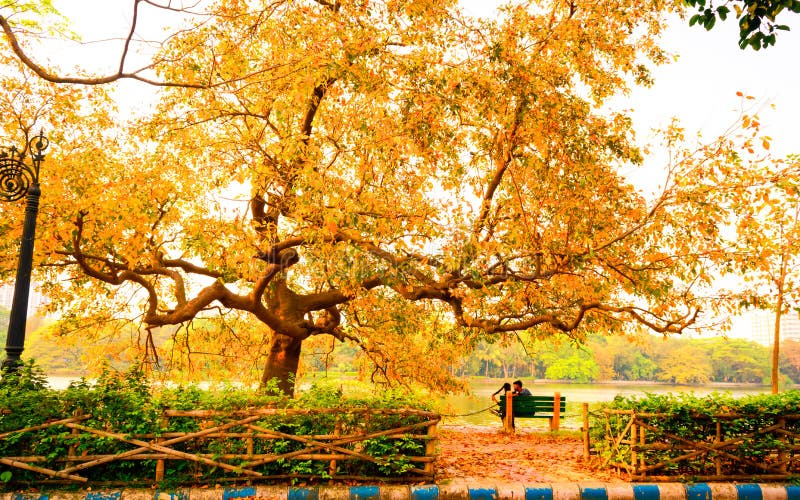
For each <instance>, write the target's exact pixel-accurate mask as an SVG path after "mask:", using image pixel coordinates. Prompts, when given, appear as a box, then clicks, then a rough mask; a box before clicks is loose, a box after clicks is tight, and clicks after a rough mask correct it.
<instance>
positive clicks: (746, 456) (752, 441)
mask: <svg viewBox="0 0 800 500" xmlns="http://www.w3.org/2000/svg"><path fill="white" fill-rule="evenodd" d="M603 414H604V417H605V421H604V425H605V440H606V442H605V443H604V446H605V449H606V453H605V456H606V458H605V460H604V461H603V464H604V465H607V466H613V467H618V468H622V469H624V470H626V471H627V472H628V473H630V475H631V479H633V480H637V481H639V480H649V481H660V480H663V481H672V480H675V479H676V478H690V479H693V480H703V481H731V480H748V481H752V480H763V481H773V480H784V479H788V478H790V477H796V476H797V475H798V473H800V460H799V459H798V458H799V456H798V451H800V432H798V431H800V415H780V416H761V415H739V414H715V415H692V418H691V419H690V422H691V424H690V425H688V426H683V427H680V428H678V429H671V426H674V421H672V420H671V415H670V414H668V413H646V412H636V411H634V410H611V409H605V410H603Z"/></svg>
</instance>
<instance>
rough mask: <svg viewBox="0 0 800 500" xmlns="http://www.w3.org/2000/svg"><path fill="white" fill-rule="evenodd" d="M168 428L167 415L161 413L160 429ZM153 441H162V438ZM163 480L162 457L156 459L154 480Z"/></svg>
mask: <svg viewBox="0 0 800 500" xmlns="http://www.w3.org/2000/svg"><path fill="white" fill-rule="evenodd" d="M166 429H169V416H168V415H165V414H164V413H162V414H161V430H162V431H163V430H166ZM153 441H154V442H155V443H160V442H162V441H164V438H156V439H154V440H153ZM163 480H164V459H163V458H160V459H158V460H156V482H161V481H163Z"/></svg>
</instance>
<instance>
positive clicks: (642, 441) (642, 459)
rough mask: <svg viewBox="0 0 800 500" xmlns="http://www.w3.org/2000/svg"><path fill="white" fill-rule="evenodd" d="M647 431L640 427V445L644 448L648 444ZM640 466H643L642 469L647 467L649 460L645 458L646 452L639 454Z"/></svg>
mask: <svg viewBox="0 0 800 500" xmlns="http://www.w3.org/2000/svg"><path fill="white" fill-rule="evenodd" d="M644 433H645V429H644V427H642V426H639V444H641V445H642V446H643V447H644V446H645V445H646V444H647V440H646V439H645V437H644ZM639 464H640V465H641V467H642V469H644V468H645V467H647V459H646V458H645V456H644V451H642V453H639Z"/></svg>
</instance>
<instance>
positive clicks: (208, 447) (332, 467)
mask: <svg viewBox="0 0 800 500" xmlns="http://www.w3.org/2000/svg"><path fill="white" fill-rule="evenodd" d="M378 414H380V415H381V416H382V417H383V418H376V415H378ZM298 417H304V418H327V419H330V420H332V422H333V432H331V433H329V434H324V435H298V434H294V433H291V432H286V431H285V430H280V429H276V428H271V427H276V425H275V423H276V422H278V423H280V424H283V425H285V424H287V423H289V426H290V427H291V421H292V419H293V418H298ZM172 419H179V421H181V422H186V421H187V420H188V421H192V423H191V424H190V425H188V427H192V428H194V429H199V430H192V431H186V432H173V431H170V430H169V429H170V428H171V427H173V426H171V425H170V424H171V420H172ZM387 419H390V420H392V421H395V423H394V424H392V425H389V426H388V428H380V425H381V424H380V422H386V421H388V420H387ZM87 420H91V416H90V415H75V416H73V417H72V418H64V419H60V420H56V421H52V422H48V423H46V424H42V425H37V426H34V427H28V428H23V429H17V430H13V431H9V432H5V433H2V434H0V438H8V437H10V436H13V435H15V434H23V433H36V432H37V431H45V430H49V431H50V432H51V434H52V432H53V431H56V430H58V428H62V429H63V433H65V434H66V433H67V432H68V433H69V438H70V442H72V443H76V442H81V441H90V440H91V439H92V438H95V439H100V440H104V441H105V442H106V443H113V445H114V447H115V448H117V451H116V452H115V453H107V454H92V455H90V454H88V453H86V452H79V450H78V446H76V445H75V444H72V445H71V446H69V448H68V451H67V453H66V454H65V455H64V456H60V457H55V458H54V457H43V456H26V457H0V464H4V465H6V466H8V467H11V468H17V469H23V470H27V471H31V472H35V473H38V474H41V475H43V476H47V477H48V478H50V480H51V481H57V482H75V483H84V484H86V483H94V482H97V481H96V480H93V481H90V480H89V478H88V477H86V475H82V473H83V472H84V471H87V470H90V469H93V468H98V467H101V466H103V465H106V464H112V463H119V462H134V461H137V462H139V463H144V462H143V461H148V462H147V463H149V464H154V467H153V469H152V475H151V476H150V477H151V478H152V479H151V482H152V481H155V482H158V481H161V480H163V479H165V475H166V476H167V477H168V476H169V469H168V466H165V464H167V463H176V462H178V461H181V462H185V463H189V464H192V466H193V467H195V468H196V474H194V478H193V482H195V483H203V482H204V478H205V477H207V479H208V481H213V482H220V481H225V480H228V481H240V480H248V481H250V482H253V481H259V480H268V479H277V478H284V479H285V478H291V477H309V478H312V477H317V478H319V477H320V475H322V476H324V477H327V478H330V479H375V478H380V479H383V480H386V479H391V478H395V479H401V478H406V479H407V478H409V477H416V478H420V479H429V478H432V477H433V466H434V460H435V451H436V441H437V424H438V422H439V420H440V417H439V415H438V414H435V413H431V412H426V411H419V410H376V409H363V410H345V411H343V410H339V409H315V410H305V409H272V408H262V409H252V410H245V411H234V412H221V411H206V410H195V411H181V410H166V411H164V412H163V414H162V427H163V429H164V432H161V433H157V434H142V435H135V434H134V435H129V434H124V433H121V432H115V431H114V430H113V429H108V428H104V429H98V428H95V427H93V426H89V425H86V421H87ZM402 421H406V423H402ZM396 422H401V423H399V424H398V423H396ZM408 422H411V423H408ZM270 424H272V425H270ZM277 427H280V425H277ZM67 430H69V431H67ZM90 436H91V437H90ZM32 439H35V437H33V438H32ZM380 440H382V441H381V442H383V443H384V446H382V447H381V446H378V447H374V446H373V447H372V448H377V449H378V453H375V450H372V448H371V445H372V444H374V443H376V442H378V441H380ZM398 440H404V442H408V443H412V444H413V446H411V448H413V449H414V450H415V451H413V452H411V453H408V454H403V453H398V452H397V450H398V449H402V447H400V448H397V447H394V448H393V447H392V445H391V443H393V442H399V441H398ZM385 443H389V444H385ZM119 448H126V449H123V450H119ZM380 450H383V451H384V452H386V450H391V452H390V453H389V454H388V455H381V454H380ZM298 461H303V462H308V461H310V462H314V463H316V464H317V468H316V471H317V472H316V473H314V472H309V473H305V474H303V473H298V472H296V471H294V472H293V471H292V466H291V464H292V463H297V462H298ZM320 463H322V464H324V465H325V467H324V473H323V474H320V473H319V471H320V470H322V469H320V466H319V464H320ZM351 463H359V464H361V465H360V466H359V467H355V469H356V470H360V471H363V470H364V469H365V468H364V466H363V464H370V465H371V466H372V469H369V467H367V469H368V470H372V471H373V472H375V471H381V470H382V471H383V472H386V471H389V472H388V473H385V474H364V473H363V472H361V473H355V474H354V473H353V472H352V470H353V469H354V468H353V467H351V466H350V465H349V464H351ZM47 464H50V465H47ZM52 464H57V465H58V466H53V465H52ZM278 464H279V465H280V467H277V468H276V465H278ZM287 464H289V465H287ZM270 466H271V467H270ZM393 467H394V469H393ZM209 471H213V478H212V477H211V476H209V474H208V472H209ZM219 471H224V473H222V474H221V473H220V472H219Z"/></svg>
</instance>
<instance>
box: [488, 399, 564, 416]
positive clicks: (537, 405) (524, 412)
mask: <svg viewBox="0 0 800 500" xmlns="http://www.w3.org/2000/svg"><path fill="white" fill-rule="evenodd" d="M560 399H561V402H560V404H559V412H560V413H561V415H559V416H560V417H561V418H563V417H564V413H565V412H566V411H567V399H566V398H565V397H564V396H561V398H560ZM554 401H555V397H553V396H514V397H513V398H512V400H511V404H512V405H513V410H514V416H515V417H521V418H525V417H532V416H534V414H546V415H548V416H549V415H552V414H553V403H554ZM498 405H499V410H500V416H501V417H505V414H506V397H505V396H504V395H503V396H500V402H499V403H498ZM543 416H544V415H543Z"/></svg>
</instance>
